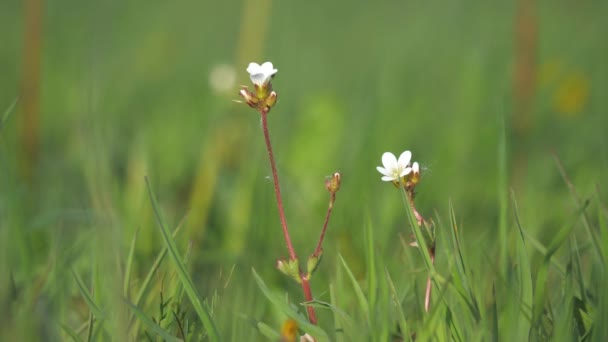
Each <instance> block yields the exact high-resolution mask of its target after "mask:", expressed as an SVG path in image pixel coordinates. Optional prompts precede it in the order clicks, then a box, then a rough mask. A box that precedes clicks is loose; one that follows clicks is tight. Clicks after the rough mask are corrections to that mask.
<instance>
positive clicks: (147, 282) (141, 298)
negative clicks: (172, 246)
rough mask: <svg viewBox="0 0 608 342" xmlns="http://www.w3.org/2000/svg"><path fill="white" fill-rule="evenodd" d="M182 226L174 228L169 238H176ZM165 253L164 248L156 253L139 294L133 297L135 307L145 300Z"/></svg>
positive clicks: (165, 249)
mask: <svg viewBox="0 0 608 342" xmlns="http://www.w3.org/2000/svg"><path fill="white" fill-rule="evenodd" d="M182 226H183V225H181V224H180V225H178V226H177V228H175V230H174V231H173V235H172V236H171V237H172V238H175V236H177V233H178V232H179V231H180V230H181V228H182ZM167 251H168V249H167V247H166V246H165V247H163V249H162V250H161V251H160V252H159V253H158V255H157V256H156V259H155V260H154V264H152V267H151V268H150V270H149V271H148V274H147V275H146V278H145V279H144V281H143V283H142V285H141V286H140V288H139V292H138V293H137V297H135V305H137V306H138V307H140V306H142V304H143V301H144V300H145V297H146V294H147V293H148V290H149V289H150V284H151V282H152V278H153V277H154V274H156V271H157V270H158V268H159V267H160V264H161V263H162V261H163V259H164V258H165V256H166V255H167Z"/></svg>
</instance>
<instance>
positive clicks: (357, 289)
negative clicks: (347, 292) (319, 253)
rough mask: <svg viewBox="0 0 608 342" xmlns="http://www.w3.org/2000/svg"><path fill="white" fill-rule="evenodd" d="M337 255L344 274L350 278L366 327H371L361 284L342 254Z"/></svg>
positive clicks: (367, 306)
mask: <svg viewBox="0 0 608 342" xmlns="http://www.w3.org/2000/svg"><path fill="white" fill-rule="evenodd" d="M338 256H339V257H340V261H342V265H344V269H345V270H346V274H347V275H348V278H350V281H351V283H352V284H353V289H354V290H355V295H356V296H357V300H358V302H359V307H360V308H361V311H362V312H363V315H364V316H365V320H366V321H367V324H368V327H371V322H370V317H369V302H368V301H367V298H366V297H365V294H364V293H363V290H362V289H361V286H359V282H358V281H357V279H356V278H355V276H354V275H353V272H352V271H351V270H350V268H349V267H348V265H347V264H346V261H345V260H344V258H343V257H342V254H338Z"/></svg>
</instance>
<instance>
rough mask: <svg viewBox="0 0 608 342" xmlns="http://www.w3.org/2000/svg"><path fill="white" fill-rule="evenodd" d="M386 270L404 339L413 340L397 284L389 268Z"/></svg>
mask: <svg viewBox="0 0 608 342" xmlns="http://www.w3.org/2000/svg"><path fill="white" fill-rule="evenodd" d="M384 272H385V273H386V281H387V282H388V286H389V288H390V290H391V294H392V296H393V302H394V304H395V306H396V307H397V314H398V315H399V316H398V317H399V322H398V323H399V329H401V334H402V336H403V341H411V340H412V337H411V336H410V330H409V328H408V326H407V320H406V319H405V313H404V312H403V308H402V307H401V302H400V301H399V296H398V295H397V290H396V289H395V284H394V283H393V279H391V275H390V274H389V273H388V270H387V269H384Z"/></svg>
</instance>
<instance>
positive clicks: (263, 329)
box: [255, 322, 281, 341]
mask: <svg viewBox="0 0 608 342" xmlns="http://www.w3.org/2000/svg"><path fill="white" fill-rule="evenodd" d="M255 328H256V329H257V330H258V331H259V332H260V334H262V335H264V337H266V338H267V339H269V340H271V341H278V340H279V339H280V338H281V334H280V333H279V332H278V331H276V330H275V329H273V328H271V327H270V326H269V325H268V324H266V323H264V322H256V323H255Z"/></svg>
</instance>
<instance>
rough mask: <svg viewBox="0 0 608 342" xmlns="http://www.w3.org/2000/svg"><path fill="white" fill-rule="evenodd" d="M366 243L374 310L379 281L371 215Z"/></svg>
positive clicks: (366, 233)
mask: <svg viewBox="0 0 608 342" xmlns="http://www.w3.org/2000/svg"><path fill="white" fill-rule="evenodd" d="M365 240H366V241H365V242H366V247H367V259H366V261H367V286H368V289H369V306H370V307H371V308H374V307H375V306H376V301H377V298H376V297H377V292H376V289H377V288H378V279H377V274H376V258H375V256H376V253H375V252H374V233H373V230H372V222H371V218H370V216H369V214H368V215H367V224H366V225H365Z"/></svg>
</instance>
